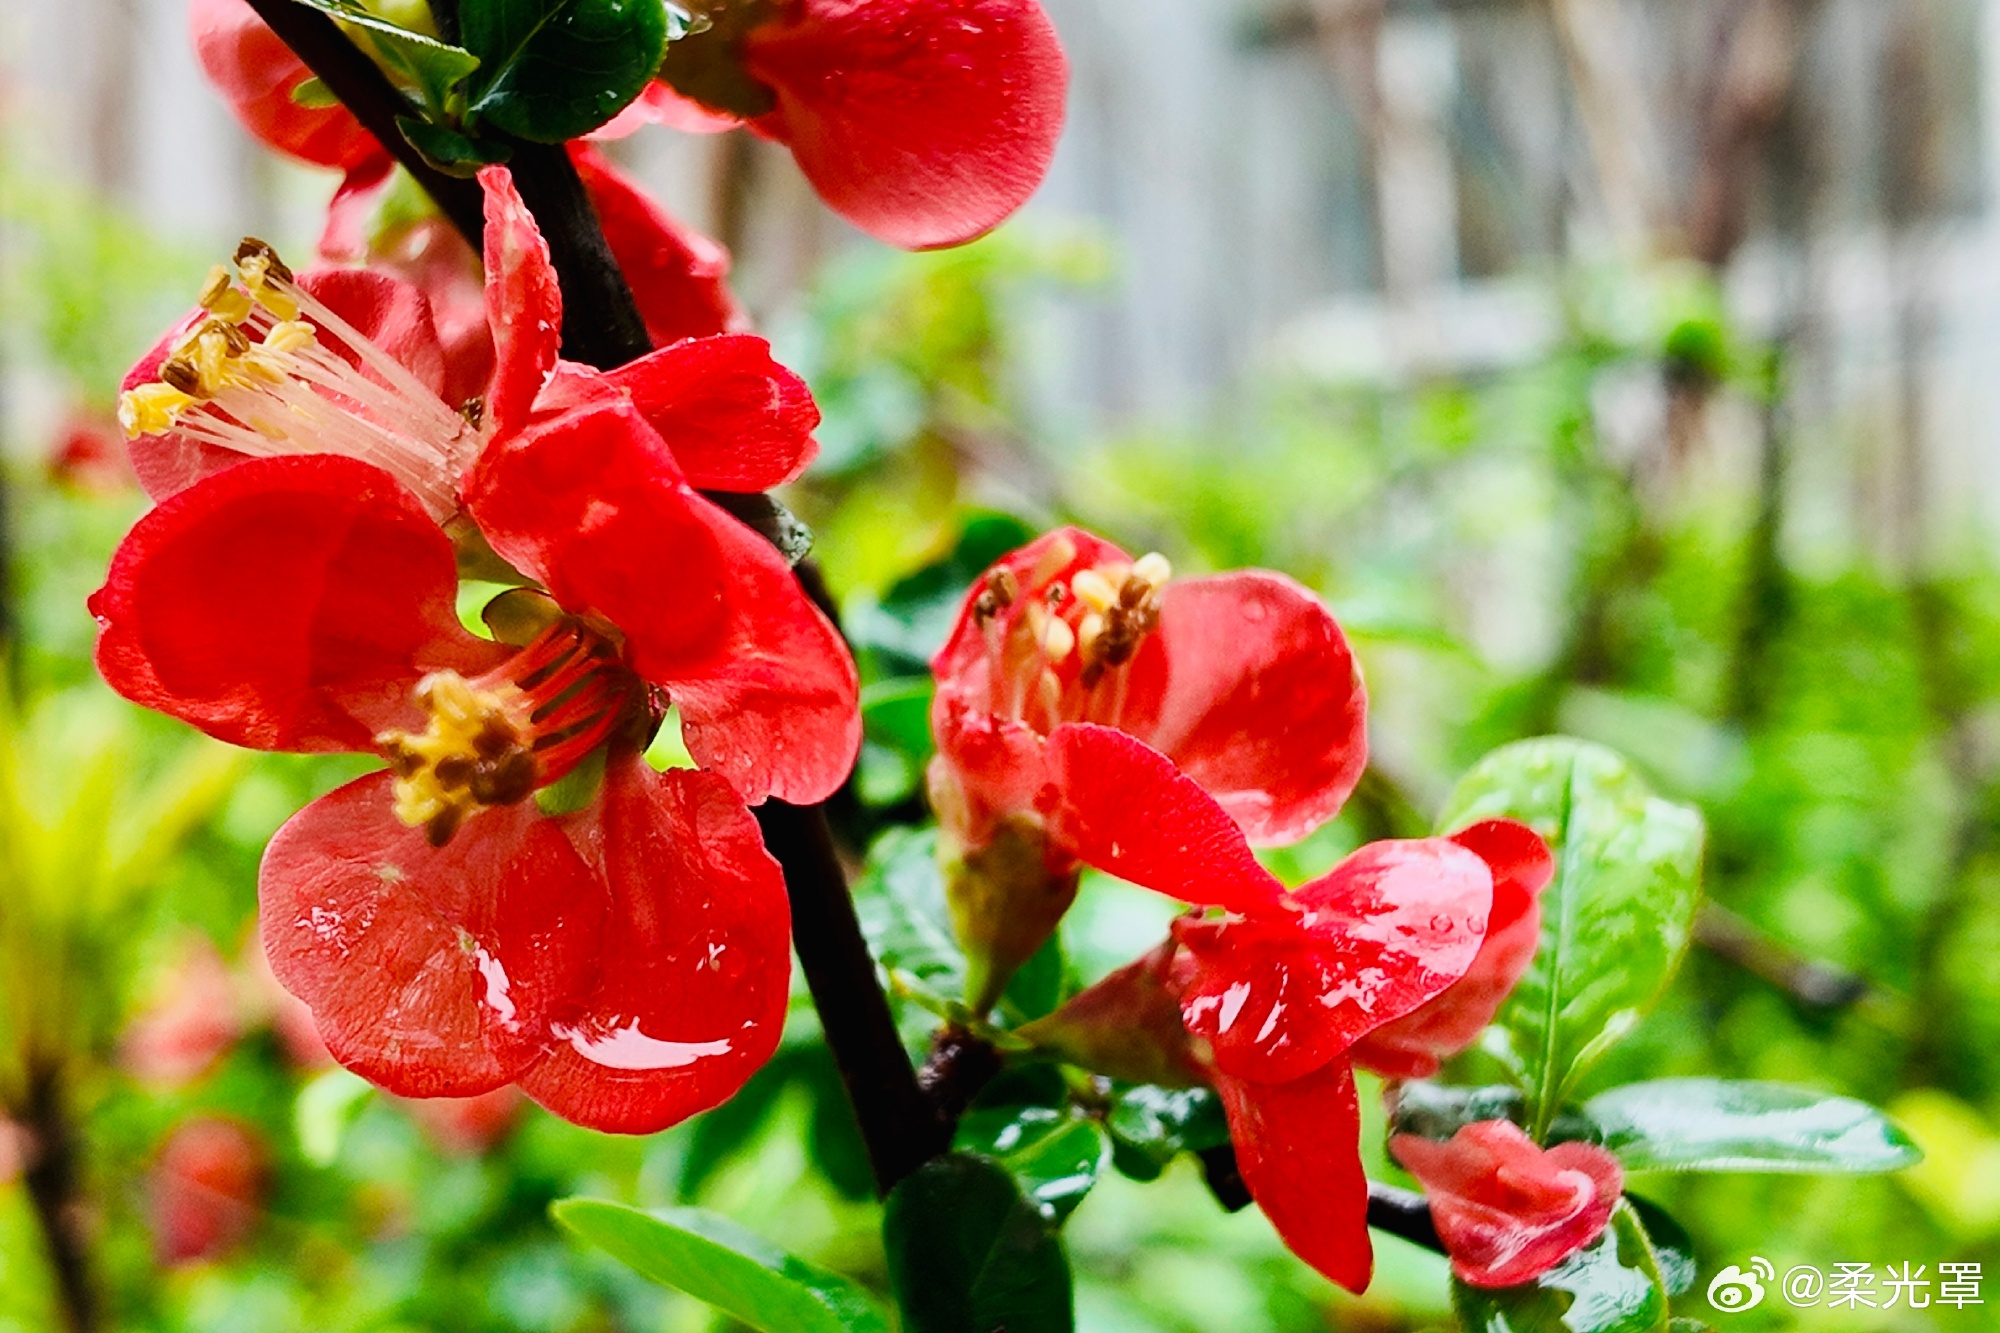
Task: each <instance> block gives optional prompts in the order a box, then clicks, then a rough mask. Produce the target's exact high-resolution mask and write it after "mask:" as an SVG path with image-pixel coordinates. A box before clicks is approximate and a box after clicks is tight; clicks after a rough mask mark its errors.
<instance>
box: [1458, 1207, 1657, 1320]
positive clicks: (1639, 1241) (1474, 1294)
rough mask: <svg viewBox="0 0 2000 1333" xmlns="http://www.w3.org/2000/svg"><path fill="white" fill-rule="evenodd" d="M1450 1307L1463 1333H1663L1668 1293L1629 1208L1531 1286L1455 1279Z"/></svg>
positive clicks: (1644, 1238)
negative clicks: (1492, 1286) (1477, 1284)
mask: <svg viewBox="0 0 2000 1333" xmlns="http://www.w3.org/2000/svg"><path fill="white" fill-rule="evenodd" d="M1451 1302H1452V1306H1453V1308H1454V1309H1456V1310H1457V1311H1458V1317H1459V1319H1460V1320H1461V1321H1462V1322H1463V1323H1464V1325H1465V1329H1466V1333H1661V1331H1662V1330H1665V1329H1666V1327H1667V1291H1666V1284H1665V1283H1664V1281H1663V1280H1662V1279H1661V1276H1660V1270H1659V1267H1658V1265H1657V1264H1656V1263H1655V1262H1654V1259H1653V1254H1652V1251H1651V1249H1650V1248H1649V1247H1648V1246H1647V1244H1646V1235H1645V1231H1644V1230H1643V1229H1642V1228H1641V1227H1640V1225H1639V1222H1638V1219H1637V1217H1636V1216H1635V1215H1634V1214H1633V1212H1632V1209H1631V1208H1630V1207H1628V1206H1623V1205H1621V1206H1620V1207H1619V1209H1618V1211H1617V1212H1616V1213H1614V1214H1612V1217H1611V1225H1610V1226H1608V1227H1606V1228H1605V1231H1604V1234H1603V1235H1602V1236H1599V1237H1598V1238H1597V1239H1596V1240H1595V1241H1593V1242H1592V1243H1591V1244H1590V1245H1589V1246H1587V1247H1586V1248H1584V1249H1583V1250H1580V1251H1578V1252H1577V1253H1576V1254H1573V1255H1571V1256H1570V1257H1569V1258H1568V1259H1565V1260H1564V1261H1563V1262H1562V1263H1560V1264H1558V1265H1556V1267H1554V1268H1552V1269H1550V1270H1549V1271H1548V1272H1546V1273H1544V1274H1542V1275H1541V1276H1540V1277H1539V1278H1537V1279H1535V1281H1534V1282H1532V1283H1525V1284H1523V1285H1521V1286H1518V1287H1505V1288H1501V1289H1498V1290H1487V1289H1485V1288H1482V1287H1474V1286H1470V1285H1468V1284H1466V1283H1464V1282H1461V1281H1459V1280H1458V1279H1457V1278H1453V1279H1452V1283H1451Z"/></svg>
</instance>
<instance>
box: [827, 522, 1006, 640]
mask: <svg viewBox="0 0 2000 1333" xmlns="http://www.w3.org/2000/svg"><path fill="white" fill-rule="evenodd" d="M1034 538H1035V529H1033V528H1031V527H1029V526H1028V525H1027V524H1026V523H1023V522H1022V521H1021V520H1020V519H1018V518H1015V517H1014V516H1013V515H1011V514H998V513H980V514H974V515H972V516H971V517H969V518H967V519H966V522H965V527H964V528H963V529H962V530H961V531H960V533H959V538H958V542H957V543H956V545H954V546H953V548H952V551H951V554H950V555H947V556H946V557H945V558H944V559H942V560H939V561H936V562H934V563H932V564H929V565H926V566H924V567H923V568H922V569H920V570H918V571H916V572H915V573H914V574H910V575H907V576H905V577H904V578H903V579H901V580H899V581H898V582H897V583H896V584H895V585H894V586H893V587H891V588H890V589H889V591H888V592H887V593H885V594H883V596H882V599H881V601H879V602H877V603H874V604H873V605H869V604H866V603H857V604H856V606H855V608H854V610H853V612H852V613H851V614H850V615H849V616H848V617H847V618H846V619H847V630H848V634H849V636H850V637H851V638H852V639H853V641H854V647H855V650H856V652H858V653H861V654H862V655H863V656H864V657H866V658H867V660H868V662H869V664H870V665H872V666H873V667H874V669H875V674H877V675H878V676H890V677H893V676H926V677H927V676H928V672H929V669H930V658H931V654H932V653H935V652H936V651H937V650H938V649H939V648H941V647H943V646H944V641H945V638H946V637H947V636H948V635H949V634H950V633H951V627H952V624H953V622H954V621H956V620H957V619H958V611H959V607H960V606H961V605H963V604H964V601H965V595H966V592H967V591H968V590H969V589H970V588H971V587H972V584H973V581H974V580H975V579H977V578H978V577H979V576H980V575H982V574H984V573H985V572H986V570H987V568H988V567H989V566H991V565H992V564H993V562H994V561H996V560H998V559H999V558H1000V557H1001V556H1003V555H1005V554H1007V553H1008V552H1009V551H1011V550H1014V549H1015V548H1016V547H1019V546H1025V545H1026V544H1027V543H1029V542H1031V541H1033V540H1034Z"/></svg>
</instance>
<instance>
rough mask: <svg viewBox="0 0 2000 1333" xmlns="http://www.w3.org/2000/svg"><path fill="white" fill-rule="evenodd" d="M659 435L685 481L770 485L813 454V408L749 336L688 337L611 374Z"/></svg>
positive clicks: (807, 394)
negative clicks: (683, 475)
mask: <svg viewBox="0 0 2000 1333" xmlns="http://www.w3.org/2000/svg"><path fill="white" fill-rule="evenodd" d="M609 378H610V380H611V382H612V383H614V384H616V385H618V386H619V387H620V388H622V389H626V390H629V391H630V392H631V394H632V401H633V402H634V403H636V404H637V405H638V408H639V411H640V412H642V413H644V414H645V417H646V420H648V421H650V422H651V423H652V424H653V429H654V430H657V431H658V432H659V433H660V438H661V439H663V440H665V441H666V442H667V447H668V448H669V449H671V450H673V453H674V461H675V462H676V463H679V464H680V466H681V471H682V472H684V473H685V474H686V475H687V482H688V485H690V486H695V487H699V488H701V489H702V490H711V491H768V490H770V489H771V488H772V487H773V486H781V485H783V484H784V483H785V482H788V481H790V480H792V479H793V478H794V477H796V476H798V475H799V474H800V473H801V472H804V471H805V470H806V464H808V463H810V462H812V460H813V457H814V455H816V454H818V452H819V445H818V444H817V443H816V442H815V441H814V440H813V437H812V432H813V428H814V427H815V426H817V425H819V408H818V407H817V406H815V405H814V403H813V399H812V391H811V390H810V389H808V388H806V382H805V381H804V380H802V379H800V378H799V377H798V376H797V375H794V374H793V373H792V372H791V371H789V370H786V369H785V368H784V367H783V366H781V365H779V364H778V363H777V362H776V361H773V360H772V359H771V345H770V344H769V343H767V342H765V341H764V340H763V339H762V338H756V337H752V336H751V335H749V334H747V333H737V334H727V335H724V336H722V337H716V338H690V339H688V340H687V341H686V342H681V343H676V344H675V345H674V346H672V347H663V348H661V349H660V350H659V351H657V352H653V353H651V354H650V355H647V356H643V357H640V358H639V359H638V360H637V361H634V362H632V363H631V364H629V365H626V366H622V367H620V368H619V369H617V370H614V371H612V372H611V373H610V376H609Z"/></svg>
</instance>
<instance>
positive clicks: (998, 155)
mask: <svg viewBox="0 0 2000 1333" xmlns="http://www.w3.org/2000/svg"><path fill="white" fill-rule="evenodd" d="M689 7H690V8H691V9H693V10H695V11H696V14H697V20H696V22H697V25H698V30H696V31H692V32H690V33H689V35H687V36H685V37H681V38H679V39H677V40H675V41H673V42H671V43H669V44H668V46H667V55H666V59H665V61H664V62H662V64H661V66H660V82H657V83H655V84H653V85H652V86H651V87H650V88H649V89H648V90H647V92H646V93H645V94H643V95H642V96H641V98H640V100H639V101H637V102H635V103H634V104H633V105H632V106H631V107H628V108H627V109H626V111H625V113H624V114H623V115H622V116H621V117H620V118H619V120H618V121H615V122H613V124H612V126H611V127H609V131H610V132H611V133H614V134H615V133H618V132H620V131H623V130H626V129H629V128H632V127H633V126H635V125H636V124H637V123H639V122H641V121H645V120H651V121H655V122H658V123H663V124H668V125H672V126H674V127H675V128H678V129H682V130H691V131H695V132H703V131H713V130H720V129H727V128H729V127H731V126H733V125H737V124H747V125H748V126H749V127H750V128H751V129H752V130H753V131H755V132H756V133H758V134H760V135H762V136H764V137H765V138H767V139H774V140H776V141H777V142H779V143H782V144H784V145H785V146H786V147H788V148H790V149H791V151H792V156H793V158H794V159H795V160H796V161H797V162H798V164H799V168H800V170H802V171H803V172H804V173H805V175H806V179H807V180H809V181H811V182H812V185H813V188H814V189H815V190H817V191H818V192H819V196H820V198H821V199H823V200H825V201H826V204H827V206H828V207H829V208H831V209H833V211H834V212H836V213H838V214H840V215H841V216H842V217H844V218H846V219H847V220H848V221H849V222H852V223H853V224H854V225H855V226H857V227H859V228H861V229H862V230H863V231H865V232H868V233H869V234H870V235H873V236H875V237H878V238H879V239H881V240H884V241H887V242H889V243H890V244H892V245H899V246H902V247H903V248H905V249H910V250H924V249H931V248H935V247H939V246H947V245H959V244H962V243H964V242H966V241H970V240H974V239H976V238H977V237H980V236H983V235H984V234H985V233H987V232H989V231H991V230H992V229H993V228H994V227H996V226H998V225H999V224H1000V223H1001V222H1002V221H1004V220H1005V219H1006V217H1007V216H1008V215H1009V214H1010V213H1012V212H1013V211H1014V210H1015V209H1017V208H1019V207H1020V206H1021V205H1022V204H1023V203H1025V202H1026V201H1027V198H1028V196H1029V195H1031V194H1033V193H1034V192H1035V189H1036V187H1038V186H1039V185H1040V184H1041V183H1042V178H1043V176H1045V175H1046V174H1047V173H1048V168H1049V160H1050V159H1051V158H1052V157H1053V156H1054V155H1055V147H1056V139H1057V137H1058V136H1059V135H1060V134H1061V132H1062V120H1063V97H1064V92H1065V89H1066V86H1067V84H1068V82H1069V64H1068V61H1067V60H1066V59H1065V57H1064V56H1063V50H1062V45H1061V43H1060V42H1059V41H1058V40H1057V38H1056V31H1055V27H1054V25H1053V24H1051V23H1050V22H1049V19H1048V15H1046V14H1044V13H1043V12H1042V8H1041V6H1040V5H1039V4H1037V3H1036V0H705V2H698V3H695V4H692V5H690V6H689Z"/></svg>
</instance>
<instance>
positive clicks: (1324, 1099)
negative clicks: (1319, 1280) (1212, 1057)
mask: <svg viewBox="0 0 2000 1333" xmlns="http://www.w3.org/2000/svg"><path fill="white" fill-rule="evenodd" d="M1215 1088H1216V1091H1217V1092H1219V1093H1221V1094H1222V1109H1223V1111H1224V1112H1225V1113H1226V1114H1227V1115H1228V1117H1229V1137H1230V1139H1231V1141H1232V1142H1234V1143H1235V1145H1236V1165H1237V1168H1238V1169H1239V1170H1240V1171H1242V1173H1243V1183H1244V1184H1245V1185H1247V1186H1249V1188H1250V1197H1251V1198H1253V1199H1255V1200H1256V1201H1257V1206H1258V1207H1259V1208H1262V1209H1263V1210H1264V1215H1265V1216H1266V1217H1268V1218H1270V1219H1271V1225H1272V1226H1273V1227H1274V1228H1276V1229H1277V1232H1278V1235H1279V1237H1280V1238H1281V1239H1283V1240H1284V1242H1285V1245H1286V1247H1287V1248H1289V1249H1290V1250H1291V1252H1292V1253H1293V1254H1296V1255H1298V1256H1299V1258H1301V1259H1303V1260H1305V1261H1306V1262H1307V1263H1309V1264H1311V1265H1312V1266H1313V1267H1314V1268H1316V1269H1318V1270H1319V1271H1320V1272H1321V1273H1323V1274H1324V1275H1326V1277H1328V1278H1329V1279H1331V1280H1332V1281H1335V1282H1338V1283H1339V1284H1340V1285H1341V1286H1343V1287H1345V1288H1347V1289H1348V1290H1349V1291H1352V1292H1356V1293H1359V1292H1362V1291H1365V1290H1367V1287H1368V1279H1369V1277H1370V1276H1371V1275H1372V1273H1373V1270H1374V1267H1375V1250H1374V1246H1373V1245H1372V1243H1371V1242H1370V1241H1369V1239H1368V1177H1367V1175H1366V1174H1365V1173H1364V1172H1363V1170H1362V1166H1361V1107H1360V1103H1359V1101H1358V1099H1357V1098H1356V1096H1355V1090H1354V1071H1353V1070H1352V1069H1351V1068H1349V1067H1348V1064H1347V1062H1346V1061H1345V1060H1336V1061H1334V1062H1333V1063H1332V1064H1329V1065H1328V1066H1326V1068H1324V1069H1322V1070H1320V1071H1319V1072H1318V1073H1315V1074H1313V1075H1312V1076H1311V1077H1309V1078H1301V1079H1294V1080H1292V1081H1290V1082H1287V1083H1250V1082H1245V1081H1243V1080H1241V1079H1234V1078H1229V1077H1226V1076H1224V1077H1219V1078H1217V1079H1216V1080H1215Z"/></svg>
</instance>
